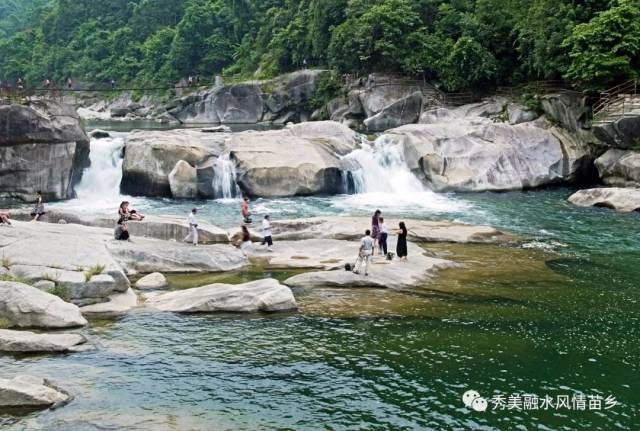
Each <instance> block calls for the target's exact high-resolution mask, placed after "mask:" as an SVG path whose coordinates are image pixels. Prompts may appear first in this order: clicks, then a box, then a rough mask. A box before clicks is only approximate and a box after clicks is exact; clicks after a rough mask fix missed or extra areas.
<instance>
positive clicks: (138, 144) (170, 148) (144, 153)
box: [120, 129, 227, 197]
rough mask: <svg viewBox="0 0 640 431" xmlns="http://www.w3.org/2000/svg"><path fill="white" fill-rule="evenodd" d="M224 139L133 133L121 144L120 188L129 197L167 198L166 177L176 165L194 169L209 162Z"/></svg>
mask: <svg viewBox="0 0 640 431" xmlns="http://www.w3.org/2000/svg"><path fill="white" fill-rule="evenodd" d="M226 138H227V136H226V135H225V134H222V133H220V134H218V133H203V132H201V131H199V130H185V129H182V130H163V131H150V130H147V131H133V132H131V133H130V134H129V135H128V136H127V140H126V142H125V147H124V160H123V163H122V183H121V186H120V187H121V189H122V191H123V192H124V193H128V194H132V195H141V196H166V197H171V196H172V194H171V184H170V181H169V174H170V173H171V171H172V170H173V169H174V168H175V166H176V163H178V162H179V161H180V160H183V161H184V162H186V163H188V164H189V165H191V166H196V167H197V166H199V165H201V164H205V163H207V162H210V161H211V160H214V159H215V158H216V157H217V156H218V155H219V154H220V153H221V151H222V148H223V147H224V142H225V139H226Z"/></svg>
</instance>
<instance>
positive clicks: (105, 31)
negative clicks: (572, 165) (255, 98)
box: [0, 0, 640, 91]
mask: <svg viewBox="0 0 640 431" xmlns="http://www.w3.org/2000/svg"><path fill="white" fill-rule="evenodd" d="M304 64H306V65H309V66H318V67H326V68H332V69H335V70H337V71H339V72H340V73H352V74H353V73H361V74H362V73H369V72H372V71H384V72H393V73H399V74H404V75H411V76H419V77H422V76H424V77H426V78H427V79H430V80H435V81H437V82H440V83H441V84H442V86H443V87H444V88H446V89H447V90H450V91H456V90H463V89H474V88H482V87H485V86H493V85H510V84H516V83H520V82H526V81H529V80H539V79H565V80H568V81H570V82H571V83H574V84H575V85H577V86H578V87H579V88H584V89H587V90H593V91H596V90H599V89H603V88H606V87H607V86H610V85H613V84H615V83H618V82H620V81H622V80H625V79H630V78H635V77H636V76H637V74H638V72H639V71H640V70H639V67H640V0H0V79H1V80H3V81H6V80H9V81H10V80H15V79H16V78H17V77H18V76H20V77H23V78H26V80H27V82H41V81H42V80H44V79H47V78H48V79H53V80H56V81H59V80H62V79H64V78H66V77H68V76H71V77H73V78H74V79H76V80H83V81H88V82H106V81H108V80H110V79H111V78H113V79H116V80H118V81H120V82H138V83H151V82H153V83H160V82H162V83H170V82H175V81H176V80H177V79H179V78H181V77H185V76H187V75H190V74H198V75H200V76H201V77H203V78H205V79H212V78H213V76H214V75H215V74H225V75H230V74H233V75H240V76H244V77H258V78H264V77H271V76H274V75H276V74H279V73H283V72H288V71H291V70H295V69H298V68H300V67H301V66H302V65H304Z"/></svg>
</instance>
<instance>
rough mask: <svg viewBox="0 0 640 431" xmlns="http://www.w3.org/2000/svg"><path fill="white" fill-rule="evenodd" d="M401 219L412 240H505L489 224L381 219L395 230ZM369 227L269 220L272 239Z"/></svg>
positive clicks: (335, 235) (357, 221) (346, 221)
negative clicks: (270, 221) (271, 221)
mask: <svg viewBox="0 0 640 431" xmlns="http://www.w3.org/2000/svg"><path fill="white" fill-rule="evenodd" d="M400 221H404V222H405V224H406V226H407V229H409V235H408V239H409V240H410V241H415V242H453V243H489V242H500V241H503V240H506V239H509V238H510V236H509V235H507V234H505V233H504V232H501V231H499V230H497V229H494V228H492V227H490V226H473V225H468V224H464V223H456V222H449V221H429V220H414V219H402V220H400V219H392V218H389V219H385V223H386V225H387V226H388V227H389V228H390V229H391V228H393V229H396V228H397V227H398V224H399V222H400ZM370 227H371V219H370V218H368V217H346V216H335V217H313V218H307V219H298V220H276V221H274V222H273V223H272V228H273V237H274V239H276V240H300V239H311V238H327V239H342V240H355V239H359V238H361V237H362V236H363V235H364V231H365V230H366V229H369V228H370Z"/></svg>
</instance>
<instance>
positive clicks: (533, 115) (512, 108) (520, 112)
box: [507, 103, 540, 125]
mask: <svg viewBox="0 0 640 431" xmlns="http://www.w3.org/2000/svg"><path fill="white" fill-rule="evenodd" d="M507 114H508V115H509V124H511V125H516V124H520V123H528V122H530V121H533V120H535V119H537V118H538V117H540V114H538V113H537V112H536V111H531V110H529V109H526V108H525V107H523V106H520V105H517V104H515V103H510V104H509V105H507Z"/></svg>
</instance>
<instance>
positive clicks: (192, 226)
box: [184, 208, 198, 245]
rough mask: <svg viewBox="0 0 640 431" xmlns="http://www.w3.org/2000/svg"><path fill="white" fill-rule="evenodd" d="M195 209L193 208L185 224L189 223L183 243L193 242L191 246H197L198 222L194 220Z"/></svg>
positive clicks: (196, 210)
mask: <svg viewBox="0 0 640 431" xmlns="http://www.w3.org/2000/svg"><path fill="white" fill-rule="evenodd" d="M197 212H198V209H197V208H193V209H192V210H191V212H190V213H189V216H188V217H187V223H189V235H187V236H186V238H185V239H184V241H185V242H193V245H198V220H196V213H197Z"/></svg>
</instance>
